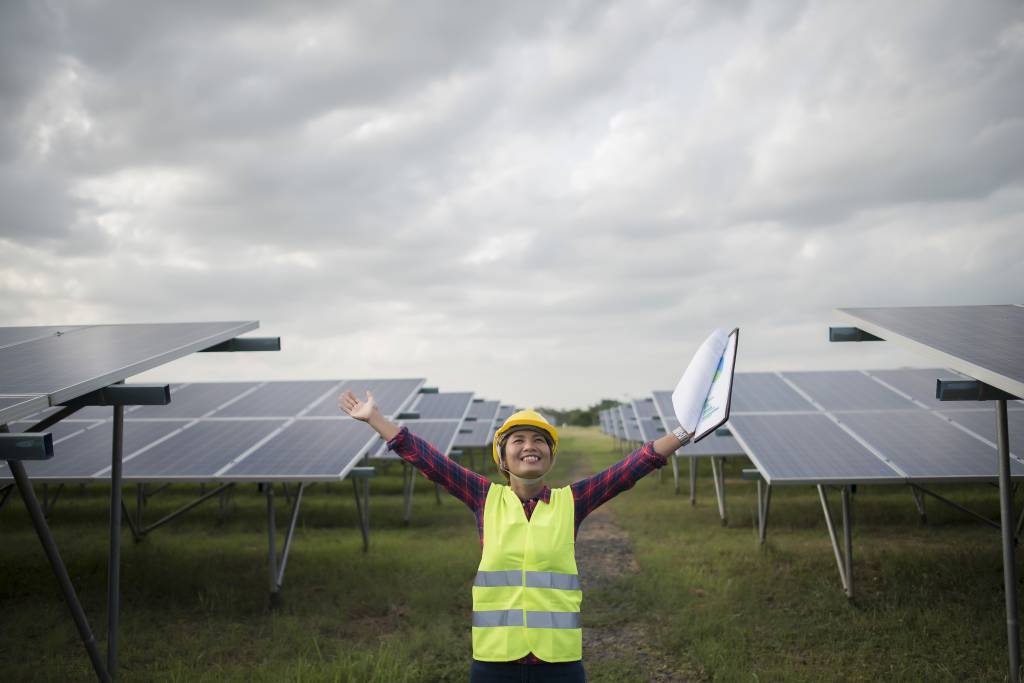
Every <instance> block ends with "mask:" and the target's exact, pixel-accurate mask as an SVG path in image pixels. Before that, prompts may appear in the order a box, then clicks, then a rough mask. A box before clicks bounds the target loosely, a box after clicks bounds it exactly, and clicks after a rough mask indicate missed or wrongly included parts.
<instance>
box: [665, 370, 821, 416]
mask: <svg viewBox="0 0 1024 683" xmlns="http://www.w3.org/2000/svg"><path fill="white" fill-rule="evenodd" d="M665 393H666V394H667V397H666V398H667V399H668V409H669V410H671V406H672V394H671V392H665ZM805 410H814V406H812V405H811V404H810V403H808V402H807V400H806V399H805V398H804V397H803V396H801V395H800V394H799V393H797V392H796V391H794V390H793V388H792V387H790V386H789V385H788V384H786V383H785V382H784V381H783V380H782V379H781V378H780V377H779V376H778V375H776V374H775V373H773V372H737V373H736V374H735V375H734V376H733V390H732V405H731V407H730V410H729V413H730V415H731V414H733V413H742V412H761V411H805Z"/></svg>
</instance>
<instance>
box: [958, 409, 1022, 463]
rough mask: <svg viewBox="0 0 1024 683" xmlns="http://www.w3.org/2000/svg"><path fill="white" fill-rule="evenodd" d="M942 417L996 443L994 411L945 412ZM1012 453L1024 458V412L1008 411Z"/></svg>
mask: <svg viewBox="0 0 1024 683" xmlns="http://www.w3.org/2000/svg"><path fill="white" fill-rule="evenodd" d="M940 413H941V415H942V416H943V417H945V418H946V419H949V420H952V421H953V422H956V423H957V424H959V425H961V426H963V427H966V428H967V429H969V430H971V431H972V432H974V433H975V434H977V435H978V436H981V437H983V438H985V439H988V440H989V441H991V442H992V443H996V416H995V415H994V414H993V412H992V410H991V409H989V410H943V411H940ZM1006 418H1007V422H1008V424H1007V429H1008V431H1009V436H1010V452H1011V453H1013V454H1014V455H1016V456H1019V457H1022V458H1024V412H1021V411H1018V410H1008V411H1006Z"/></svg>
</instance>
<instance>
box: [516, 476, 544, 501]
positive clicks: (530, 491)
mask: <svg viewBox="0 0 1024 683" xmlns="http://www.w3.org/2000/svg"><path fill="white" fill-rule="evenodd" d="M509 485H510V486H511V487H512V491H513V492H514V493H515V494H516V495H517V496H519V500H521V501H523V502H524V503H525V502H526V501H528V500H530V499H531V498H536V497H537V496H539V495H540V492H541V491H543V490H544V479H543V478H540V479H538V480H537V481H536V482H535V483H530V482H526V481H523V480H521V479H512V480H510V481H509Z"/></svg>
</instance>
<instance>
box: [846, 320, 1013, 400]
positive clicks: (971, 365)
mask: <svg viewBox="0 0 1024 683" xmlns="http://www.w3.org/2000/svg"><path fill="white" fill-rule="evenodd" d="M837 310H838V312H839V313H840V315H843V316H844V317H847V318H849V319H851V320H853V321H854V324H856V325H857V326H858V327H860V328H862V329H864V330H865V331H867V332H871V333H872V334H875V335H877V336H879V337H882V338H883V339H894V340H895V341H899V342H902V343H903V344H904V345H905V346H908V347H911V348H913V349H915V350H917V351H918V352H920V353H923V354H924V355H926V356H927V357H929V358H932V359H934V361H935V362H938V363H940V364H942V365H945V366H948V367H950V368H953V369H954V370H957V371H960V372H963V373H964V374H967V375H969V376H971V377H974V378H975V379H979V380H981V381H983V382H987V383H988V384H991V385H992V386H995V387H999V388H1000V389H1003V390H1004V391H1008V392H1010V393H1011V394H1013V395H1015V396H1019V397H1024V354H1022V353H1021V349H1022V348H1024V308H1022V307H1020V306H1012V305H1002V306H921V307H902V308H841V309H837Z"/></svg>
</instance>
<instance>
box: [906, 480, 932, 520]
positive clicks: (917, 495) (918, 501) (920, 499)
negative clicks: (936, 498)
mask: <svg viewBox="0 0 1024 683" xmlns="http://www.w3.org/2000/svg"><path fill="white" fill-rule="evenodd" d="M910 492H911V493H912V494H913V495H914V505H915V506H917V514H918V515H920V517H921V524H927V523H928V515H927V513H925V511H924V496H923V495H921V491H920V490H918V489H917V488H915V487H913V486H911V487H910Z"/></svg>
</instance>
